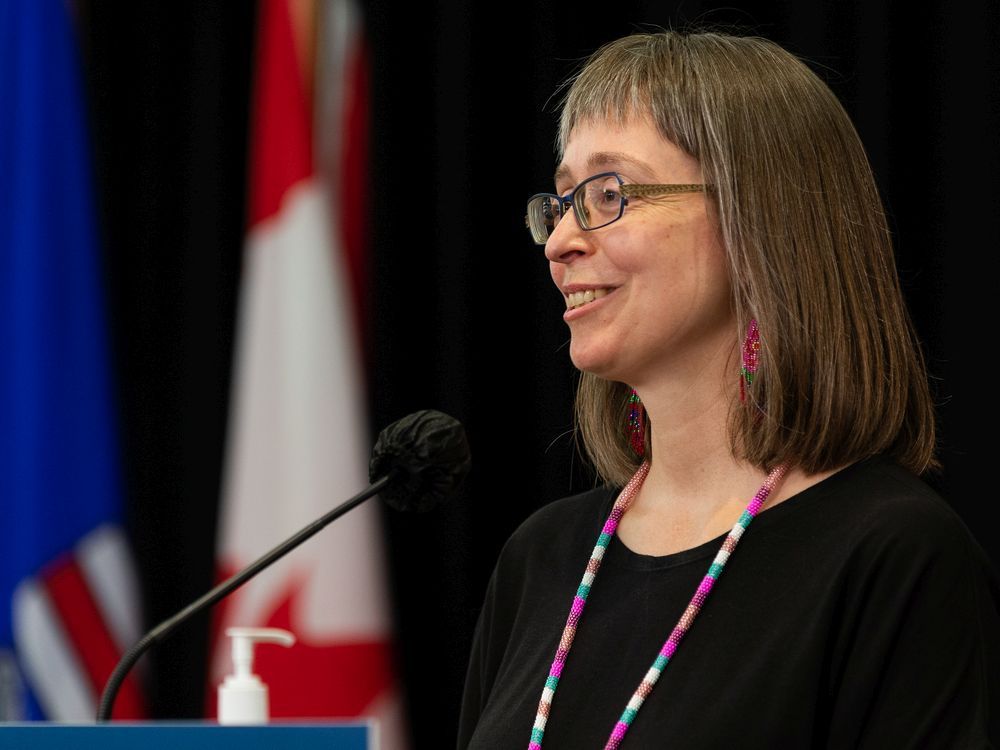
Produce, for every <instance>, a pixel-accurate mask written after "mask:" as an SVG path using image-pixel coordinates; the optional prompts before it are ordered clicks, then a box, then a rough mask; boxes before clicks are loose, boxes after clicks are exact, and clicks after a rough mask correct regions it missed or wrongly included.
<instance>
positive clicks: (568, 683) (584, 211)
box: [459, 32, 1000, 750]
mask: <svg viewBox="0 0 1000 750" xmlns="http://www.w3.org/2000/svg"><path fill="white" fill-rule="evenodd" d="M559 152H560V154H559V155H560V161H559V166H558V169H557V170H556V175H555V182H556V185H555V189H556V192H555V193H554V194H540V195H536V196H534V197H533V198H532V199H531V201H530V202H529V206H528V216H527V221H528V224H529V228H530V229H531V231H532V234H533V236H534V239H535V241H536V242H538V243H540V244H544V245H545V255H546V257H547V259H548V261H549V264H550V270H551V273H552V278H553V281H554V282H555V284H556V286H557V287H558V288H559V290H560V292H561V293H562V294H563V296H564V298H565V300H566V305H567V310H566V313H565V315H564V319H565V321H566V323H567V325H568V327H569V329H570V333H571V346H570V356H571V358H572V360H573V363H574V365H576V367H578V368H579V369H580V370H581V371H582V377H581V381H580V386H579V392H578V395H577V412H578V413H577V417H578V424H579V429H580V432H581V434H582V437H583V440H584V443H585V446H586V449H587V452H588V454H589V456H590V458H591V459H592V461H593V463H594V465H595V467H596V468H597V471H598V473H599V474H600V476H601V477H602V478H603V479H604V480H605V481H606V482H607V486H606V487H602V488H599V489H596V490H593V491H591V492H587V493H584V494H582V495H579V496H577V497H573V498H568V499H565V500H561V501H558V502H554V503H551V504H549V505H547V506H545V507H544V508H542V509H541V510H540V511H538V512H537V513H536V514H534V515H533V516H532V517H531V518H530V519H528V520H527V521H526V522H525V523H524V524H523V525H522V526H521V528H519V529H518V530H517V532H515V533H514V535H513V536H512V537H511V539H510V540H509V541H508V543H507V544H506V546H505V547H504V550H503V552H502V554H501V557H500V560H499V561H498V563H497V567H496V570H495V572H494V576H493V578H492V580H491V582H490V586H489V590H488V592H487V596H486V602H485V606H484V608H483V612H482V615H481V619H480V622H479V626H478V628H477V633H476V638H475V643H474V646H473V653H472V656H471V660H470V665H469V673H468V678H467V683H466V688H465V697H464V702H463V708H462V719H461V727H460V732H459V747H461V748H465V747H469V748H491V749H493V750H495V749H496V748H516V747H531V748H536V747H541V746H542V745H543V743H544V746H545V747H548V748H591V747H599V746H602V743H606V746H607V747H618V745H619V744H620V743H622V742H624V743H626V747H639V748H652V747H657V748H658V747H676V748H721V747H740V748H758V747H759V748H801V747H832V748H841V747H852V748H853V747H879V748H909V747H914V748H916V747H919V748H937V747H941V748H983V747H990V746H991V745H990V742H991V741H992V742H993V743H994V744H996V743H1000V731H998V722H1000V715H998V709H997V705H1000V677H998V674H1000V655H998V652H1000V646H998V640H1000V615H998V599H1000V597H998V594H997V591H998V584H997V579H996V576H995V572H994V571H993V569H992V568H991V567H990V564H989V562H988V560H987V559H986V556H985V554H984V553H983V551H982V550H981V548H980V547H979V546H978V545H977V544H976V542H975V541H974V540H973V538H972V537H971V535H970V534H969V532H968V531H967V529H966V528H965V526H964V525H963V524H962V523H961V521H960V520H959V518H958V517H957V516H956V515H955V513H954V512H953V511H952V510H951V509H950V508H949V506H948V505H947V504H946V503H945V502H944V501H943V500H942V499H941V498H940V497H939V496H937V495H936V494H935V493H934V492H933V491H932V490H931V489H930V488H929V487H928V486H927V485H926V484H925V483H924V482H923V481H921V480H920V479H919V478H918V477H919V475H921V474H923V473H925V472H927V471H928V470H931V469H934V468H935V467H936V460H935V457H934V452H935V436H934V411H933V403H932V400H931V396H930V394H929V390H928V385H927V377H926V374H925V371H924V365H923V361H922V358H921V354H920V350H919V346H918V344H917V343H916V340H915V337H914V333H913V329H912V325H911V323H910V320H909V317H908V315H907V313H906V310H905V308H904V304H903V301H902V295H901V292H900V288H899V283H898V279H897V277H896V272H895V266H894V262H893V256H892V247H891V242H890V236H889V230H888V228H887V225H886V221H885V217H884V214H883V210H882V207H881V203H880V200H879V197H878V194H877V192H876V188H875V185H874V180H873V178H872V174H871V170H870V167H869V165H868V162H867V159H866V157H865V154H864V151H863V148H862V146H861V144H860V142H859V140H858V137H857V134H856V132H855V130H854V128H853V126H852V125H851V123H850V121H849V119H848V117H847V115H846V113H845V112H844V110H843V108H842V107H841V106H840V104H839V103H838V101H837V100H836V98H835V97H834V95H833V94H832V92H831V91H830V90H829V89H828V88H827V86H826V85H825V84H823V83H822V82H821V81H820V79H819V78H818V77H816V76H815V75H814V74H813V73H812V72H810V70H809V69H808V68H807V67H806V66H805V65H803V64H802V63H801V62H799V61H798V60H797V59H796V58H794V57H793V56H792V55H790V54H788V53H787V52H785V51H784V50H782V49H781V48H780V47H778V46H777V45H775V44H773V43H771V42H768V41H766V40H762V39H753V38H740V37H733V36H727V35H724V34H715V33H700V34H690V35H686V34H680V33H675V32H666V33H660V34H641V35H633V36H629V37H626V38H623V39H619V40H617V41H615V42H612V43H611V44H609V45H607V46H606V47H604V48H602V49H601V50H599V51H598V52H597V53H595V55H594V56H593V57H592V58H591V59H590V60H589V61H588V63H587V64H586V66H585V67H584V68H583V69H582V71H581V72H580V73H579V74H578V75H577V76H576V77H575V79H574V80H573V82H572V85H571V86H570V88H569V91H568V94H567V96H566V99H565V103H564V108H563V112H562V121H561V130H560V138H559ZM622 488H624V489H622ZM626 511H627V512H626ZM751 522H752V526H751ZM737 542H738V543H739V545H738V548H737ZM723 571H724V575H723ZM716 582H717V583H716Z"/></svg>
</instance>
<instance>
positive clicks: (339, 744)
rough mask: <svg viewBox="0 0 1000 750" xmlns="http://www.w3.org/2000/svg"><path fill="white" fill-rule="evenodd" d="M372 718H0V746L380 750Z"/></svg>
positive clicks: (23, 749) (25, 749)
mask: <svg viewBox="0 0 1000 750" xmlns="http://www.w3.org/2000/svg"><path fill="white" fill-rule="evenodd" d="M376 735H377V731H376V727H375V725H374V723H372V722H323V723H306V722H294V723H293V722H286V723H282V722H273V723H271V724H261V725H256V726H221V725H219V724H216V723H214V722H180V721H177V722H174V721H148V722H136V723H128V722H114V723H108V724H53V723H46V722H28V723H23V724H0V748H3V750H67V748H73V750H136V749H137V748H138V749H141V750H177V748H183V750H379V747H378V743H377V736H376Z"/></svg>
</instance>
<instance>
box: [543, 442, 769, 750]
mask: <svg viewBox="0 0 1000 750" xmlns="http://www.w3.org/2000/svg"><path fill="white" fill-rule="evenodd" d="M787 470H788V467H787V466H785V465H782V466H778V467H777V468H775V469H774V470H773V471H771V473H770V474H768V476H767V479H766V480H764V484H763V485H761V488H760V489H759V490H757V493H756V494H755V495H754V496H753V499H752V500H751V501H750V503H749V505H747V507H746V510H744V511H743V514H742V515H741V516H740V518H739V520H738V521H737V522H736V525H735V526H733V529H732V531H730V532H729V535H728V536H727V537H726V539H725V541H724V542H723V543H722V547H721V549H719V552H718V554H716V556H715V559H714V560H713V561H712V564H711V566H709V568H708V573H707V574H706V575H705V577H704V578H703V579H702V581H701V583H700V584H698V588H697V590H696V591H695V592H694V596H693V597H692V598H691V603H690V604H688V606H687V609H685V610H684V614H683V615H681V619H680V620H678V622H677V625H675V626H674V629H673V632H671V633H670V637H669V638H667V641H666V643H664V644H663V648H661V649H660V652H659V653H658V654H657V655H656V659H655V660H654V661H653V666H651V667H650V668H649V671H648V672H646V676H645V677H643V679H642V682H641V683H639V687H638V688H637V689H636V691H635V692H634V693H633V694H632V698H631V700H629V702H628V705H627V706H626V707H625V711H624V712H623V713H622V715H621V718H619V719H618V723H616V724H615V728H614V729H613V730H612V732H611V736H610V737H609V738H608V742H607V744H606V745H605V746H604V750H617V748H618V745H620V744H621V741H622V739H623V738H624V737H625V732H627V731H628V728H629V726H631V724H632V721H633V720H634V719H635V715H636V714H637V713H639V708H640V707H641V706H642V702H643V701H644V700H646V698H648V697H649V694H650V693H651V692H653V686H654V685H656V681H657V680H658V679H659V678H660V675H661V674H662V673H663V670H664V669H665V668H666V666H667V663H668V662H669V661H670V659H671V658H672V657H673V655H674V653H675V652H676V651H677V647H678V646H679V645H680V642H681V639H682V638H683V637H684V635H685V634H686V633H687V631H688V630H690V629H691V625H692V623H693V622H694V618H695V617H697V615H698V612H699V611H701V608H702V607H703V606H704V604H705V600H706V599H707V598H708V595H709V593H711V591H712V586H713V585H714V584H715V582H716V580H717V579H718V578H719V576H720V575H721V574H722V569H723V568H724V567H725V565H726V561H727V560H728V559H729V557H730V555H732V553H733V550H735V549H736V544H737V542H739V541H740V537H741V536H743V532H744V531H746V530H747V527H748V526H750V522H751V521H752V520H753V519H754V518H755V517H756V516H757V514H758V513H759V512H760V509H761V508H762V507H763V505H764V502H765V501H766V500H767V497H768V495H770V494H771V491H772V490H773V489H774V488H775V487H776V486H777V484H778V482H780V481H781V479H782V478H783V477H784V476H785V472H786V471H787ZM648 473H649V462H643V464H642V466H640V467H639V470H638V471H637V472H636V473H635V475H634V476H633V477H632V478H631V479H630V480H629V482H628V484H627V485H625V489H623V490H622V492H621V494H620V495H619V496H618V499H617V500H615V504H614V507H612V508H611V514H610V515H609V516H608V520H607V521H605V522H604V528H603V529H602V530H601V535H600V536H599V537H597V544H596V545H595V546H594V551H593V553H592V554H591V556H590V561H589V562H588V563H587V569H586V571H584V574H583V580H582V581H581V582H580V588H578V589H577V591H576V596H574V597H573V605H572V606H571V607H570V610H569V617H568V618H567V619H566V628H565V630H563V634H562V638H560V639H559V648H557V649H556V657H555V659H553V660H552V668H551V669H550V670H549V676H548V679H546V680H545V688H544V689H543V690H542V699H541V700H540V701H539V702H538V714H537V715H536V716H535V726H534V727H533V728H532V730H531V742H530V743H529V744H528V750H541V747H542V737H543V736H544V735H545V723H546V721H547V720H548V717H549V709H550V708H551V706H552V699H553V698H554V697H555V694H556V687H558V685H559V677H560V675H561V674H562V671H563V666H564V665H565V664H566V657H567V656H568V655H569V650H570V647H571V646H572V645H573V636H574V635H575V634H576V628H577V625H578V624H579V622H580V618H581V617H582V616H583V606H584V604H586V603H587V595H588V594H589V593H590V587H591V586H593V585H594V578H596V577H597V571H598V569H599V568H600V567H601V560H602V559H603V558H604V552H605V550H607V548H608V543H609V542H610V541H611V537H613V536H614V535H615V530H616V529H617V528H618V522H619V521H620V520H621V518H622V516H623V515H625V511H627V510H628V507H629V505H631V504H632V500H633V498H634V497H635V495H636V493H637V492H638V491H639V487H641V486H642V482H643V480H644V479H645V478H646V475H647V474H648Z"/></svg>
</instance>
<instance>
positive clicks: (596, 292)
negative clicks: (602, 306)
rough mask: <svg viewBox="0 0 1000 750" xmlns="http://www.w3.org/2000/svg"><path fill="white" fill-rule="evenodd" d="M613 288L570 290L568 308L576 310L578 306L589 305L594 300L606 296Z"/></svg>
mask: <svg viewBox="0 0 1000 750" xmlns="http://www.w3.org/2000/svg"><path fill="white" fill-rule="evenodd" d="M609 292H611V289H608V288H605V289H587V290H586V291H583V292H570V293H569V294H567V295H566V309H568V310H575V309H576V308H578V307H583V306H584V305H589V304H590V303H591V302H593V301H594V300H598V299H600V298H601V297H606V296H607V295H608V293H609Z"/></svg>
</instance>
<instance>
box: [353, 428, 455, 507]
mask: <svg viewBox="0 0 1000 750" xmlns="http://www.w3.org/2000/svg"><path fill="white" fill-rule="evenodd" d="M470 465H471V457H470V456H469V443H468V441H467V440H466V437H465V428H463V427H462V424H461V423H460V422H459V421H458V420H457V419H455V418H454V417H450V416H448V415H447V414H444V413H442V412H439V411H434V410H433V409H427V410H424V411H418V412H414V413H413V414H410V415H409V416H406V417H403V418H402V419H400V420H398V421H396V422H393V423H392V424H391V425H389V426H388V427H386V428H385V429H384V430H382V432H381V434H380V435H379V436H378V440H377V441H376V442H375V447H374V448H373V449H372V457H371V461H370V462H369V464H368V477H369V481H371V482H375V481H376V480H378V479H380V478H381V477H384V476H391V477H392V478H393V480H394V481H393V482H392V483H390V484H389V485H388V486H387V487H386V488H385V489H383V490H382V491H381V492H380V493H379V495H380V496H381V497H382V499H383V500H385V502H386V503H388V504H389V505H390V506H391V507H393V508H395V509H396V510H416V511H421V512H423V511H427V510H431V509H432V508H434V507H436V506H438V505H440V504H441V503H443V502H445V501H446V500H449V499H450V498H451V496H452V495H453V494H454V493H455V491H456V490H457V489H458V487H459V485H460V484H461V483H462V480H463V479H465V475H466V474H468V473H469V467H470Z"/></svg>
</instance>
